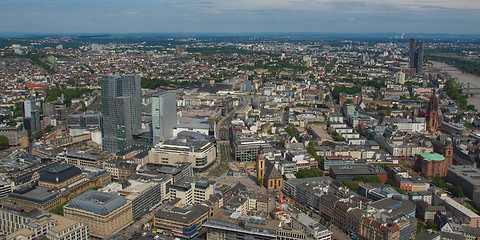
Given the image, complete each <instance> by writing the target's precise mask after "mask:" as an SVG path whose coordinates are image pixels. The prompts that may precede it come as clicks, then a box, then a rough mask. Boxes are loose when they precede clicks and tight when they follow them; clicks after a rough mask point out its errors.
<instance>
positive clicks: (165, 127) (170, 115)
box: [152, 92, 177, 145]
mask: <svg viewBox="0 0 480 240" xmlns="http://www.w3.org/2000/svg"><path fill="white" fill-rule="evenodd" d="M176 124H177V95H176V94H175V93H170V92H163V93H158V94H155V95H153V96H152V127H153V145H155V144H157V143H158V142H159V141H164V140H167V139H169V138H172V137H173V129H174V128H175V126H176Z"/></svg>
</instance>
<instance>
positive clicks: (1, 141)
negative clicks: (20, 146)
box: [0, 135, 9, 150]
mask: <svg viewBox="0 0 480 240" xmlns="http://www.w3.org/2000/svg"><path fill="white" fill-rule="evenodd" d="M8 145H9V140H8V138H7V137H6V136H3V135H0V149H2V150H3V149H6V148H8Z"/></svg>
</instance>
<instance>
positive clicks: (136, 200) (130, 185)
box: [100, 180, 165, 220]
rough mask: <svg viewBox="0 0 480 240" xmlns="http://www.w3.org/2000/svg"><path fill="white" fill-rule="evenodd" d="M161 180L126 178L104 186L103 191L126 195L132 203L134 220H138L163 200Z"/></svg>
mask: <svg viewBox="0 0 480 240" xmlns="http://www.w3.org/2000/svg"><path fill="white" fill-rule="evenodd" d="M162 187H163V186H162V184H161V182H157V181H151V182H144V181H136V180H124V181H122V182H121V183H119V182H112V183H110V184H109V185H107V186H105V187H104V188H102V189H100V191H102V192H114V193H118V194H119V195H120V196H125V198H126V199H127V201H129V202H131V203H132V215H133V219H134V220H138V219H140V218H141V217H143V215H145V214H147V213H148V212H149V211H150V209H151V208H152V207H154V206H155V205H157V204H160V203H161V202H162V201H163V200H165V199H162V197H164V194H162V190H163V189H162Z"/></svg>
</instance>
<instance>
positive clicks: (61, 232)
mask: <svg viewBox="0 0 480 240" xmlns="http://www.w3.org/2000/svg"><path fill="white" fill-rule="evenodd" d="M0 222H1V223H2V224H0V230H1V233H2V234H4V235H6V237H5V239H18V240H20V239H34V238H36V237H41V236H44V237H46V238H48V239H55V240H64V239H70V240H87V239H88V226H87V225H86V224H84V223H82V222H80V221H76V220H73V219H69V218H66V217H63V216H60V215H56V214H51V213H47V212H44V211H40V210H39V209H36V208H32V207H28V206H24V205H21V204H16V203H13V202H8V201H2V202H1V203H0Z"/></svg>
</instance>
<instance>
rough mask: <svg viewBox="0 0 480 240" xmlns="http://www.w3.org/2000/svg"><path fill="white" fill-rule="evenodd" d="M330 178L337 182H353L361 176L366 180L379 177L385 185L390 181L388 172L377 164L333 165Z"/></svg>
mask: <svg viewBox="0 0 480 240" xmlns="http://www.w3.org/2000/svg"><path fill="white" fill-rule="evenodd" d="M329 173H330V177H332V178H333V179H335V180H337V181H340V182H341V181H342V180H343V179H346V180H349V181H352V180H353V179H354V178H355V177H358V176H361V177H364V178H365V179H366V178H368V177H378V178H379V179H380V180H382V183H385V182H386V181H387V179H388V177H387V172H386V171H385V170H384V169H383V168H382V167H381V166H380V165H377V164H368V165H367V164H351V165H332V166H330V170H329Z"/></svg>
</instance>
